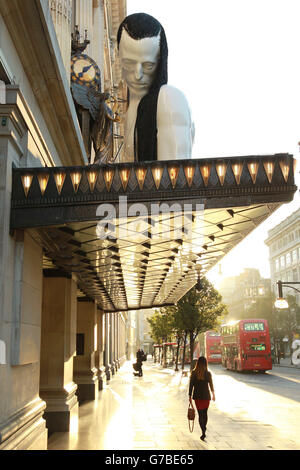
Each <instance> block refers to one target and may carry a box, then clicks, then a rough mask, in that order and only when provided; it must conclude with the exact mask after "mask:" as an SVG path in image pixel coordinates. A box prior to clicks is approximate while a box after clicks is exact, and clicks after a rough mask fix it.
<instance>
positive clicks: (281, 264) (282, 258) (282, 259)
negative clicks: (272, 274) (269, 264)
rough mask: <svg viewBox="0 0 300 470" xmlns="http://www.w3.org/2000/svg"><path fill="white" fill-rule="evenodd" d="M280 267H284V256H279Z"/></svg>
mask: <svg viewBox="0 0 300 470" xmlns="http://www.w3.org/2000/svg"><path fill="white" fill-rule="evenodd" d="M280 267H281V268H284V267H285V257H284V256H280Z"/></svg>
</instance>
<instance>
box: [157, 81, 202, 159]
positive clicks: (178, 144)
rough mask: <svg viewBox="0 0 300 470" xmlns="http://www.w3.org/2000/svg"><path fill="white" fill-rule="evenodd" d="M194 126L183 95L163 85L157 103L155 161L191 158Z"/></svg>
mask: <svg viewBox="0 0 300 470" xmlns="http://www.w3.org/2000/svg"><path fill="white" fill-rule="evenodd" d="M193 138H194V124H193V122H192V119H191V112H190V108H189V105H188V102H187V99H186V97H185V96H184V94H183V93H182V92H181V91H180V90H178V89H177V88H175V87H172V86H170V85H163V86H162V87H161V89H160V92H159V95H158V102H157V159H158V160H173V159H183V158H191V156H192V145H193Z"/></svg>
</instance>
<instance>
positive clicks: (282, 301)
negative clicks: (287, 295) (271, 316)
mask: <svg viewBox="0 0 300 470" xmlns="http://www.w3.org/2000/svg"><path fill="white" fill-rule="evenodd" d="M274 305H275V307H276V308H279V309H284V308H289V304H288V303H287V301H286V300H285V299H283V298H282V297H278V298H277V299H276V302H275V304H274Z"/></svg>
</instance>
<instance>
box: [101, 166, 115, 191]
mask: <svg viewBox="0 0 300 470" xmlns="http://www.w3.org/2000/svg"><path fill="white" fill-rule="evenodd" d="M103 173H104V181H105V184H106V188H107V190H108V191H109V190H110V187H111V183H112V180H113V176H114V171H113V170H104V172H103Z"/></svg>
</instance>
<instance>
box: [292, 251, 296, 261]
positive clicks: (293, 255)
mask: <svg viewBox="0 0 300 470" xmlns="http://www.w3.org/2000/svg"><path fill="white" fill-rule="evenodd" d="M292 262H293V263H296V262H297V250H293V251H292Z"/></svg>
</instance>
